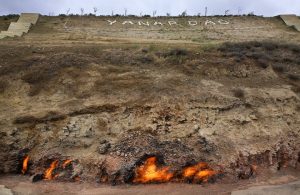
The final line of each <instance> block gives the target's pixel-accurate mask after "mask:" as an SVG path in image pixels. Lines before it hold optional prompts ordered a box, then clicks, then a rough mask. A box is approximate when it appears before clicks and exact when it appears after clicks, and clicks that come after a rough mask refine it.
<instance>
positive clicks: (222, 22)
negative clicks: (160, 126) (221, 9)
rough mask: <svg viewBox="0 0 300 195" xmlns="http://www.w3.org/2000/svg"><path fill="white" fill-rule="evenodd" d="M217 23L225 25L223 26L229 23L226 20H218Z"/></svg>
mask: <svg viewBox="0 0 300 195" xmlns="http://www.w3.org/2000/svg"><path fill="white" fill-rule="evenodd" d="M218 22H219V24H225V25H227V24H229V22H228V21H226V20H222V19H221V20H218Z"/></svg>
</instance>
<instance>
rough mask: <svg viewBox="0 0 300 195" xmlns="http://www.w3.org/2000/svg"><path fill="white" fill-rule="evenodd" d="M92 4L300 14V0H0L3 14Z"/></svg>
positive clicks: (120, 9)
mask: <svg viewBox="0 0 300 195" xmlns="http://www.w3.org/2000/svg"><path fill="white" fill-rule="evenodd" d="M93 7H97V8H98V10H99V11H98V14H111V12H112V11H114V13H118V14H123V13H124V9H125V8H127V10H128V13H129V14H135V15H139V14H140V13H141V12H142V13H143V14H150V15H151V14H152V12H153V11H154V10H155V11H157V14H158V15H166V13H171V14H172V15H178V14H180V13H182V12H183V11H185V10H186V11H187V12H188V14H190V15H196V14H198V13H202V14H204V10H205V7H208V13H209V14H210V15H212V14H224V12H225V10H230V13H232V14H237V13H238V11H239V10H240V11H241V13H245V14H247V13H249V12H252V11H254V13H256V14H258V15H265V16H274V15H278V14H281V13H294V14H298V15H299V14H300V3H299V0H249V1H246V0H126V1H125V0H110V1H107V0H0V14H1V15H5V14H10V13H21V12H39V13H42V14H49V13H50V12H51V13H55V14H60V13H66V10H67V9H68V8H70V9H71V13H80V8H84V10H85V13H92V12H93Z"/></svg>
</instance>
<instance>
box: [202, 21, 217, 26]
mask: <svg viewBox="0 0 300 195" xmlns="http://www.w3.org/2000/svg"><path fill="white" fill-rule="evenodd" d="M209 24H212V25H216V23H214V22H213V21H210V20H206V21H205V25H209Z"/></svg>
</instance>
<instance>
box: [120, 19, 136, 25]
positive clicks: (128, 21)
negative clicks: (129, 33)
mask: <svg viewBox="0 0 300 195" xmlns="http://www.w3.org/2000/svg"><path fill="white" fill-rule="evenodd" d="M122 24H123V25H125V24H134V23H133V22H132V21H130V20H126V21H124V22H123V23H122Z"/></svg>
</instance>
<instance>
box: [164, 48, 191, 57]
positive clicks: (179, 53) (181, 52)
mask: <svg viewBox="0 0 300 195" xmlns="http://www.w3.org/2000/svg"><path fill="white" fill-rule="evenodd" d="M168 55H169V56H186V55H188V51H187V50H185V49H172V50H171V51H170V52H169V53H168Z"/></svg>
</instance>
